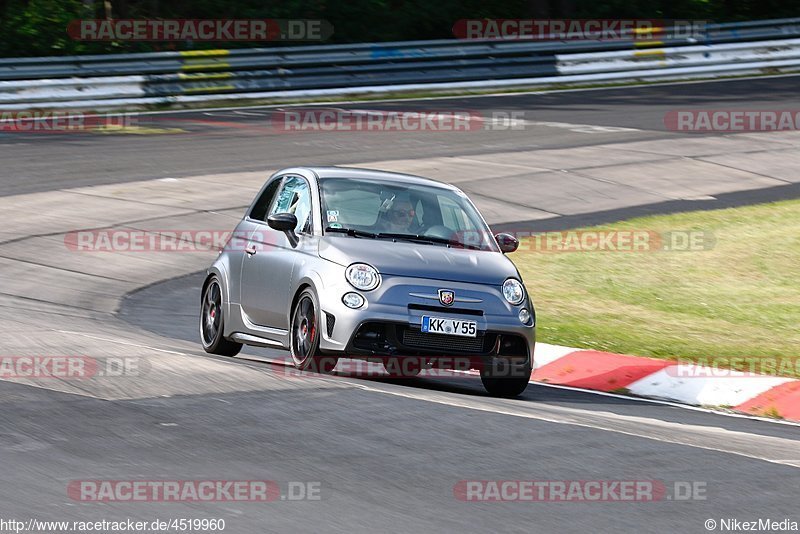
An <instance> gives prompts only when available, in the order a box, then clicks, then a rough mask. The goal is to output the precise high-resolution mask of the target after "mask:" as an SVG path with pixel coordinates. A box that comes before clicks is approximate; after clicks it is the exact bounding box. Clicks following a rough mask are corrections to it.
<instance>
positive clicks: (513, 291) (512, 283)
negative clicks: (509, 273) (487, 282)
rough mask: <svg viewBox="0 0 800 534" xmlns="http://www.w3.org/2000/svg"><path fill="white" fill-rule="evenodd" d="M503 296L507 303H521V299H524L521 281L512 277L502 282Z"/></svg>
mask: <svg viewBox="0 0 800 534" xmlns="http://www.w3.org/2000/svg"><path fill="white" fill-rule="evenodd" d="M503 296H504V297H505V298H506V300H507V301H508V303H509V304H513V305H514V306H516V305H518V304H522V301H523V300H525V288H524V287H522V282H520V281H519V280H516V279H514V278H509V279H508V280H506V281H505V282H503Z"/></svg>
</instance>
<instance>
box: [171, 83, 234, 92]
mask: <svg viewBox="0 0 800 534" xmlns="http://www.w3.org/2000/svg"><path fill="white" fill-rule="evenodd" d="M226 89H236V86H234V85H212V86H208V87H187V88H185V89H184V90H183V92H184V93H202V92H204V91H219V90H226Z"/></svg>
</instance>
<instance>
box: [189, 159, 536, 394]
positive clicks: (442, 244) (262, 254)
mask: <svg viewBox="0 0 800 534" xmlns="http://www.w3.org/2000/svg"><path fill="white" fill-rule="evenodd" d="M517 246H518V242H517V240H516V239H515V238H514V237H513V236H511V235H508V234H498V235H496V236H493V235H492V234H491V232H490V230H489V227H488V226H487V224H486V222H485V221H484V220H483V218H482V217H481V215H480V213H478V210H477V209H476V208H475V206H474V205H473V204H472V202H471V201H470V200H469V198H467V196H466V195H465V194H464V193H463V192H462V191H461V190H459V189H458V188H457V187H454V186H452V185H448V184H444V183H441V182H437V181H434V180H429V179H426V178H421V177H417V176H410V175H405V174H395V173H388V172H381V171H372V170H364V169H349V168H340V167H321V168H317V167H314V168H308V167H303V168H289V169H283V170H281V171H279V172H277V173H275V174H274V175H273V176H272V177H270V179H269V180H267V182H266V184H264V187H263V188H262V189H261V191H260V192H259V193H258V195H257V196H256V198H255V200H254V202H253V204H252V205H251V206H250V208H249V209H248V210H247V213H246V214H245V216H244V218H243V219H242V221H241V222H240V223H239V224H238V226H237V227H236V229H235V231H234V233H233V237H232V238H231V239H230V241H229V242H228V244H227V245H226V246H225V247H224V249H223V250H222V251H221V252H220V255H219V257H218V258H217V259H216V261H215V262H214V263H213V264H212V265H211V267H210V268H209V269H208V276H207V277H206V279H205V282H204V284H203V288H202V298H201V315H200V337H201V340H202V344H203V348H204V349H205V350H206V352H209V353H213V354H220V355H227V356H233V355H236V354H237V353H238V352H239V351H240V350H241V348H242V345H243V344H246V345H255V346H260V347H273V348H280V349H285V350H289V351H290V353H291V356H292V359H293V361H294V364H295V366H296V367H297V368H298V369H304V370H313V371H317V372H324V373H327V372H331V371H332V370H333V368H334V367H335V366H336V363H337V361H338V359H339V358H358V359H367V360H373V361H380V362H382V363H383V364H384V366H385V368H386V370H387V371H388V372H389V374H391V375H397V376H413V375H416V374H417V373H419V372H420V371H421V370H423V369H456V370H469V369H476V370H479V371H480V375H481V380H482V382H483V385H484V387H485V388H486V390H487V391H488V392H489V393H490V394H492V395H496V396H504V397H514V396H517V395H519V394H520V393H522V392H523V391H524V390H525V388H526V387H527V385H528V382H529V380H530V375H531V369H532V365H533V349H534V343H535V322H536V318H535V313H534V309H533V303H532V302H531V299H530V297H529V296H528V293H527V291H526V290H525V287H524V285H523V283H522V278H521V277H520V274H519V272H518V271H517V269H516V267H515V266H514V264H513V263H512V262H511V261H510V260H509V259H508V258H507V257H506V255H505V254H506V253H508V252H513V251H514V250H516V248H517Z"/></svg>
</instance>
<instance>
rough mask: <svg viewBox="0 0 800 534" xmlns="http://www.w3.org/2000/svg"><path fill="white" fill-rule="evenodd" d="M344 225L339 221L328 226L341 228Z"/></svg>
mask: <svg viewBox="0 0 800 534" xmlns="http://www.w3.org/2000/svg"><path fill="white" fill-rule="evenodd" d="M341 227H342V225H341V224H339V223H331V224H330V225H329V226H328V228H341Z"/></svg>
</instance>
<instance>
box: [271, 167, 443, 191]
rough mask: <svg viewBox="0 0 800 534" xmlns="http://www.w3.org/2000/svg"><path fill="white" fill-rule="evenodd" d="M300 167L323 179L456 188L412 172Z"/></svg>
mask: <svg viewBox="0 0 800 534" xmlns="http://www.w3.org/2000/svg"><path fill="white" fill-rule="evenodd" d="M301 169H304V170H307V171H311V172H313V173H314V174H316V175H317V176H318V177H319V178H320V179H323V180H324V179H325V178H357V179H360V180H371V179H372V180H376V181H381V182H402V183H404V184H417V185H427V186H431V187H440V188H442V189H450V190H455V189H457V188H456V187H454V186H452V185H450V184H448V183H445V182H440V181H438V180H432V179H430V178H424V177H422V176H414V175H413V174H403V173H399V172H389V171H380V170H377V169H361V168H355V167H301ZM285 170H288V169H285ZM281 172H284V171H281Z"/></svg>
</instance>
